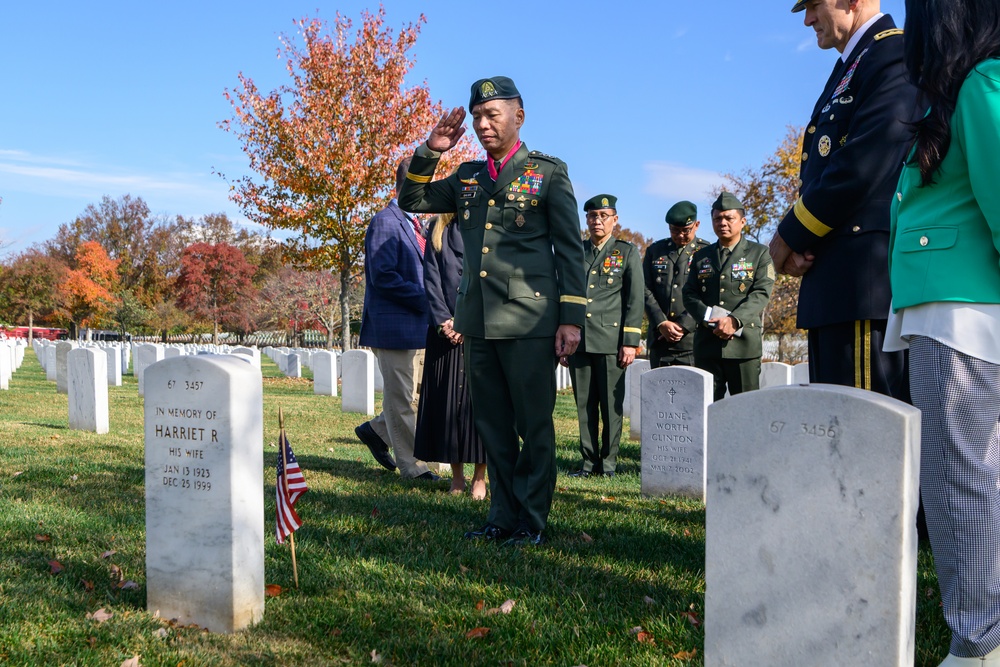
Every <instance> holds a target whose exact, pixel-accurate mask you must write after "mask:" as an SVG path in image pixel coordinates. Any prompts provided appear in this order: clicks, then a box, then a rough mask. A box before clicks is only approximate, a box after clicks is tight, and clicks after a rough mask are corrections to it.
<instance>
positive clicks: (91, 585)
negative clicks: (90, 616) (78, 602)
mask: <svg viewBox="0 0 1000 667" xmlns="http://www.w3.org/2000/svg"><path fill="white" fill-rule="evenodd" d="M80 584H81V585H82V586H83V590H85V591H87V592H88V593H91V592H93V590H94V582H92V581H87V580H86V579H81V580H80Z"/></svg>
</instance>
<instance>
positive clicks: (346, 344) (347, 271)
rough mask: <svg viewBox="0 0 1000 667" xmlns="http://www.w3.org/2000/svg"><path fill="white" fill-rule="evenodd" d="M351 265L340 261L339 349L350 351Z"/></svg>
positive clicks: (343, 260) (345, 260)
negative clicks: (349, 292) (349, 291)
mask: <svg viewBox="0 0 1000 667" xmlns="http://www.w3.org/2000/svg"><path fill="white" fill-rule="evenodd" d="M350 283H351V265H350V261H349V259H348V258H346V257H342V258H341V259H340V349H341V350H343V351H344V352H346V351H347V350H350V349H351V299H350V295H349V294H348V290H349V289H350Z"/></svg>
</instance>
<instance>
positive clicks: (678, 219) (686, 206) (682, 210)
mask: <svg viewBox="0 0 1000 667" xmlns="http://www.w3.org/2000/svg"><path fill="white" fill-rule="evenodd" d="M697 221H698V207H697V206H695V205H694V204H692V203H691V202H689V201H686V200H685V201H679V202H677V203H676V204H674V205H673V206H671V207H670V210H669V211H667V224H668V225H674V226H675V227H690V226H691V225H693V224H694V223H695V222H697Z"/></svg>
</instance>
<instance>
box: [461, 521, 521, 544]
mask: <svg viewBox="0 0 1000 667" xmlns="http://www.w3.org/2000/svg"><path fill="white" fill-rule="evenodd" d="M507 537H510V531H509V530H505V529H504V528H501V527H500V526H494V525H493V524H492V523H488V524H486V525H485V526H483V527H482V528H480V529H478V530H470V531H469V532H467V533H466V534H465V539H467V540H502V539H505V538H507Z"/></svg>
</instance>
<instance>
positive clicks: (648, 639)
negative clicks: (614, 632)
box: [635, 631, 656, 646]
mask: <svg viewBox="0 0 1000 667" xmlns="http://www.w3.org/2000/svg"><path fill="white" fill-rule="evenodd" d="M635 639H636V641H638V642H639V643H640V644H649V645H650V646H656V640H655V639H653V635H651V634H649V633H648V632H645V631H644V632H639V633H637V634H636V636H635Z"/></svg>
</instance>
